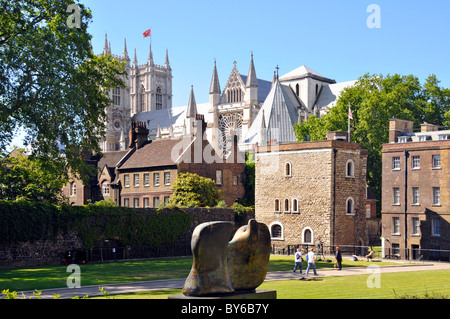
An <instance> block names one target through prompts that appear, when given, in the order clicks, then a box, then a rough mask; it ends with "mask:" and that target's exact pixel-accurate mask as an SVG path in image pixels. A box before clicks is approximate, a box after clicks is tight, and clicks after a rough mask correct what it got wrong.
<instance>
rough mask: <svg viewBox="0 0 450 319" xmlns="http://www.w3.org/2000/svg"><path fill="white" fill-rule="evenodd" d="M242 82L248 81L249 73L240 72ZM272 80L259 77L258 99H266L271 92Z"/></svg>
mask: <svg viewBox="0 0 450 319" xmlns="http://www.w3.org/2000/svg"><path fill="white" fill-rule="evenodd" d="M239 75H240V76H241V79H242V82H244V83H247V75H243V74H239ZM271 87H272V81H266V80H261V79H258V101H264V100H265V99H266V97H267V95H268V94H269V92H270V88H271Z"/></svg>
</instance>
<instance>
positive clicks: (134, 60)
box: [133, 48, 138, 68]
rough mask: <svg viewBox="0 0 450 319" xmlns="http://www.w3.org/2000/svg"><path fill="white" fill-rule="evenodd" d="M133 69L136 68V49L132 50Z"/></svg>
mask: <svg viewBox="0 0 450 319" xmlns="http://www.w3.org/2000/svg"><path fill="white" fill-rule="evenodd" d="M133 67H134V68H137V67H138V61H137V55H136V48H134V59H133Z"/></svg>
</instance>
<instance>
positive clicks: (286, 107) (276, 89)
mask: <svg viewBox="0 0 450 319" xmlns="http://www.w3.org/2000/svg"><path fill="white" fill-rule="evenodd" d="M291 93H292V92H291V89H290V88H289V87H288V86H285V85H282V84H280V82H279V80H278V79H276V80H275V83H274V85H273V87H272V89H271V91H270V92H269V94H268V96H267V98H266V100H265V101H264V103H263V105H262V106H261V110H260V111H259V112H258V115H257V116H256V118H255V120H254V122H253V124H252V126H251V127H250V129H249V130H248V132H247V135H246V136H245V138H244V141H245V142H246V143H256V142H258V141H259V133H260V130H261V126H262V125H263V123H262V119H263V118H264V120H265V127H266V129H267V141H270V140H273V139H275V140H276V141H277V142H278V143H282V142H296V141H297V139H296V136H295V133H294V129H293V128H294V124H295V123H297V121H298V112H297V109H298V108H299V107H300V105H299V103H298V100H297V99H294V98H293V97H294V94H291ZM263 110H264V112H262V111H263ZM263 114H264V116H263Z"/></svg>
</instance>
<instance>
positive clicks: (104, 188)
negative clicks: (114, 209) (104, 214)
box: [102, 181, 109, 195]
mask: <svg viewBox="0 0 450 319" xmlns="http://www.w3.org/2000/svg"><path fill="white" fill-rule="evenodd" d="M102 194H108V195H109V182H108V181H103V182H102Z"/></svg>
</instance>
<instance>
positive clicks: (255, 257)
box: [183, 219, 270, 297]
mask: <svg viewBox="0 0 450 319" xmlns="http://www.w3.org/2000/svg"><path fill="white" fill-rule="evenodd" d="M233 228H234V223H232V222H209V223H203V224H200V225H199V226H197V227H196V228H195V230H194V233H193V234H192V241H191V249H192V255H193V264H192V269H191V272H190V274H189V276H188V278H187V279H186V282H185V285H184V287H183V295H185V296H195V297H198V296H207V295H218V294H226V293H232V292H234V291H251V290H254V289H256V287H258V286H259V285H261V284H262V283H263V281H264V279H265V278H266V274H267V268H268V264H269V256H270V233H269V229H268V228H267V226H266V225H265V224H262V223H258V222H257V221H256V220H254V219H251V220H249V222H248V224H247V225H246V226H242V227H241V228H239V229H238V230H237V231H236V233H235V235H234V237H233V238H232V239H231V241H230V238H231V235H232V232H233Z"/></svg>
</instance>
